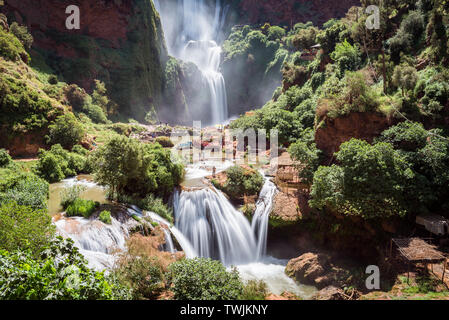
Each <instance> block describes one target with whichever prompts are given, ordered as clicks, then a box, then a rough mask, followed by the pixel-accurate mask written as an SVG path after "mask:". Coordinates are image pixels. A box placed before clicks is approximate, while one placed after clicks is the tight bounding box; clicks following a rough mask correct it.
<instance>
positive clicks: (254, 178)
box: [219, 165, 264, 199]
mask: <svg viewBox="0 0 449 320" xmlns="http://www.w3.org/2000/svg"><path fill="white" fill-rule="evenodd" d="M226 176H227V180H226V182H225V184H224V185H223V186H219V187H220V188H221V189H223V191H224V192H225V193H226V194H227V195H229V196H230V197H232V198H233V199H240V198H241V197H242V196H244V195H246V196H252V195H257V194H259V192H260V190H262V187H263V183H264V181H263V176H262V175H261V174H260V173H259V172H257V171H255V170H253V169H249V168H243V167H241V166H238V165H236V166H232V167H230V168H229V169H227V170H226Z"/></svg>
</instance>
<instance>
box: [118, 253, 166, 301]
mask: <svg viewBox="0 0 449 320" xmlns="http://www.w3.org/2000/svg"><path fill="white" fill-rule="evenodd" d="M114 273H115V274H116V275H117V278H118V279H119V281H120V282H121V283H123V284H124V285H126V286H127V287H129V288H131V292H132V298H133V299H135V300H137V299H154V298H156V297H157V295H158V294H159V293H160V292H161V290H162V289H163V288H164V281H165V279H164V273H163V270H162V267H161V264H160V263H159V260H158V259H157V257H148V256H136V255H127V256H126V258H125V259H124V260H122V261H120V263H119V267H118V268H117V269H115V270H114Z"/></svg>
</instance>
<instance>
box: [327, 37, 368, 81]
mask: <svg viewBox="0 0 449 320" xmlns="http://www.w3.org/2000/svg"><path fill="white" fill-rule="evenodd" d="M360 56H361V53H360V50H359V48H358V47H357V46H355V45H351V44H350V43H349V42H348V41H347V40H345V41H343V42H341V43H338V44H337V45H336V46H335V51H333V52H332V53H331V55H330V57H331V58H332V60H334V61H335V63H336V64H337V66H338V68H339V70H340V76H341V77H343V76H344V74H345V72H346V71H355V70H357V69H358V68H359V66H360V63H361V59H360Z"/></svg>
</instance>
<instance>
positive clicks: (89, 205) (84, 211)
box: [66, 198, 98, 218]
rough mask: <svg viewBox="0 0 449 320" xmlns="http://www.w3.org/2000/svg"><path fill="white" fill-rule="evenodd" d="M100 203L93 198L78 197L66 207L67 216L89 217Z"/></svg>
mask: <svg viewBox="0 0 449 320" xmlns="http://www.w3.org/2000/svg"><path fill="white" fill-rule="evenodd" d="M97 207H98V205H97V204H96V203H95V202H94V201H92V200H83V199H79V198H78V199H76V200H75V201H73V202H72V203H71V204H69V206H68V207H67V209H66V216H67V217H84V218H89V217H90V216H91V215H92V213H94V211H95V210H96V209H97Z"/></svg>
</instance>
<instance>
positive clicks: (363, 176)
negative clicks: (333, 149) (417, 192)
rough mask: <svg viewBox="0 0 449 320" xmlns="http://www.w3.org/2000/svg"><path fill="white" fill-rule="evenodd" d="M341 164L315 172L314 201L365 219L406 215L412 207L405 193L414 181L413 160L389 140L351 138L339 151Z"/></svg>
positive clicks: (313, 204)
mask: <svg viewBox="0 0 449 320" xmlns="http://www.w3.org/2000/svg"><path fill="white" fill-rule="evenodd" d="M335 155H336V158H337V161H338V163H339V166H337V165H332V166H331V167H324V166H321V167H319V168H318V170H317V171H316V172H315V175H314V178H313V186H312V191H311V196H312V200H311V201H310V205H311V206H312V207H314V208H317V209H323V208H324V207H327V208H328V209H330V210H334V211H336V212H339V213H341V214H343V215H356V216H360V217H363V218H365V219H370V218H376V217H390V216H404V215H405V214H406V213H408V212H409V211H408V210H409V209H410V207H409V205H410V203H409V201H408V200H407V199H406V198H405V197H404V194H406V193H407V188H408V187H409V185H410V184H411V183H412V182H413V178H414V172H413V171H412V170H411V168H410V164H409V163H408V162H407V161H406V160H405V159H404V157H403V156H401V154H400V153H398V152H397V151H395V150H394V149H393V146H392V145H391V144H388V143H384V142H381V143H377V144H375V145H373V146H372V145H370V144H369V143H368V142H366V141H362V140H357V139H351V140H350V141H348V142H345V143H343V144H342V145H341V146H340V151H339V152H337V153H336V154H335Z"/></svg>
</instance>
